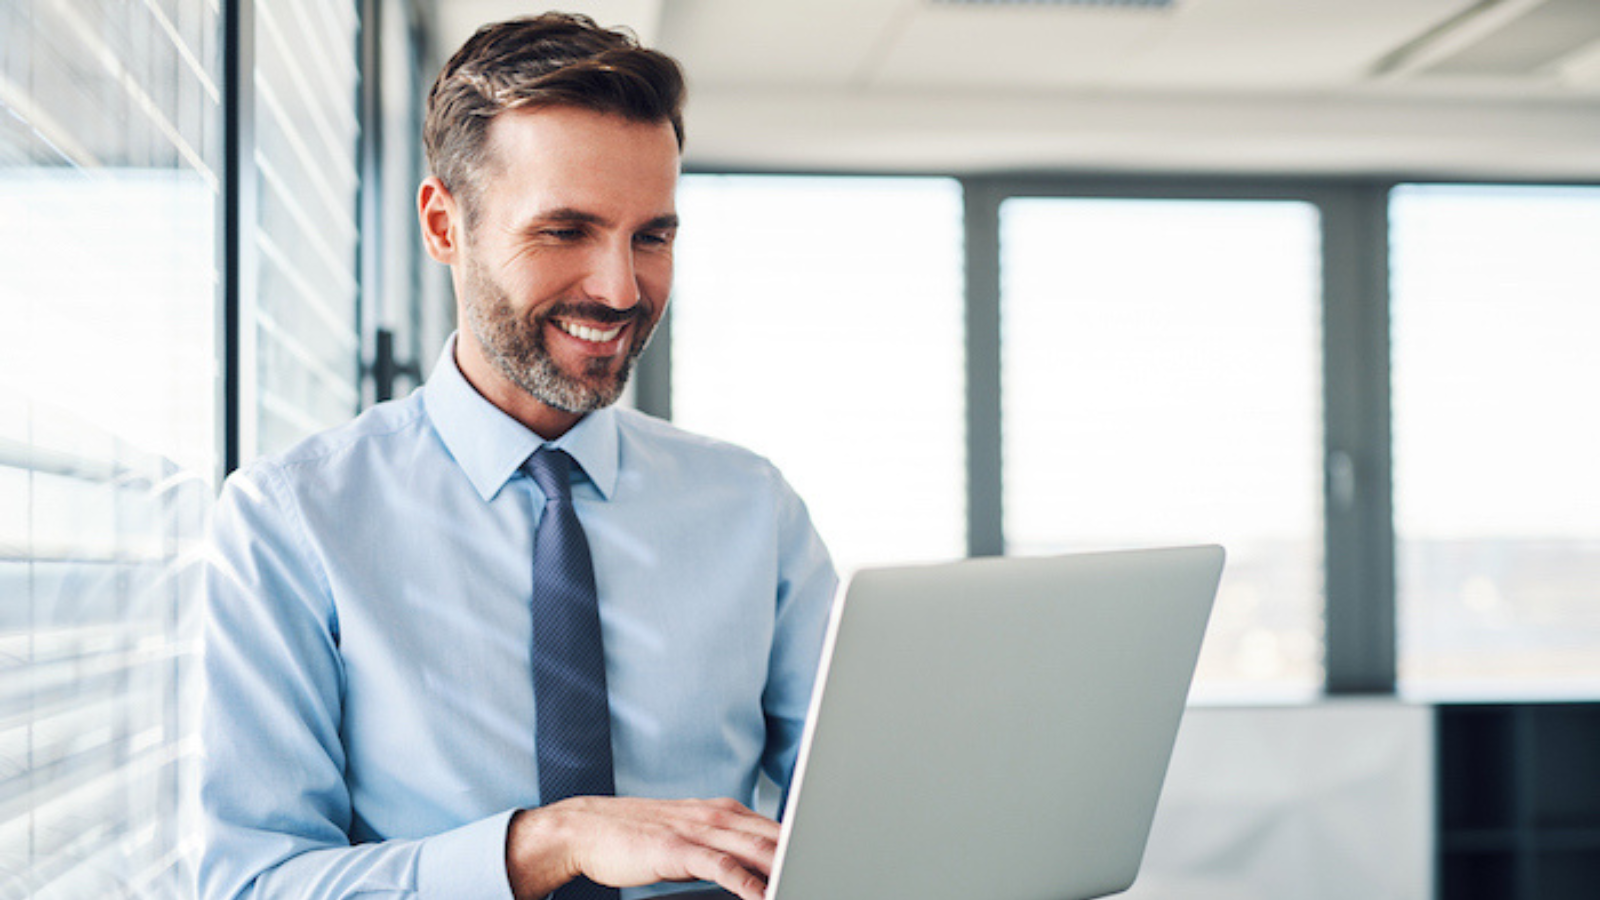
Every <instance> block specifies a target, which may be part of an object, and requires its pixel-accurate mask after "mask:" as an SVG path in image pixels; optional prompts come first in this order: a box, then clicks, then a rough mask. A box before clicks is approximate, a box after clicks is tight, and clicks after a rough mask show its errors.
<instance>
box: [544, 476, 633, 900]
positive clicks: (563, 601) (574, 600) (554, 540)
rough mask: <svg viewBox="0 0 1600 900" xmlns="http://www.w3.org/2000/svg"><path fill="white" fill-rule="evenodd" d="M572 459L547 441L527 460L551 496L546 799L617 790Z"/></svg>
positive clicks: (586, 885)
mask: <svg viewBox="0 0 1600 900" xmlns="http://www.w3.org/2000/svg"><path fill="white" fill-rule="evenodd" d="M574 465H575V463H574V462H573V461H572V457H570V456H568V455H567V454H566V452H565V451H562V450H552V449H550V448H549V447H540V448H539V449H538V451H536V452H535V453H534V454H533V456H531V457H529V459H528V464H527V472H528V475H529V477H531V478H532V479H533V481H534V483H535V484H537V485H538V486H539V490H540V491H542V492H543V493H544V497H545V501H544V515H543V517H542V518H540V519H539V528H538V531H537V532H535V534H534V536H533V691H534V700H535V706H536V710H537V715H536V720H537V722H536V725H535V728H536V732H535V739H536V741H537V745H538V754H539V801H540V802H541V803H544V804H549V803H554V802H556V801H557V800H562V799H565V798H567V797H583V796H597V795H598V796H612V795H614V794H615V793H616V784H615V782H614V780H613V775H612V770H611V710H610V705H609V704H608V702H607V700H606V660H605V648H604V647H603V646H602V644H601V639H600V609H599V605H598V602H597V600H596V596H595V587H594V563H593V561H592V560H591V559H590V557H589V541H588V539H587V538H585V537H584V535H583V526H582V525H581V524H580V523H579V522H578V514H577V511H576V510H574V509H573V508H572V487H571V476H572V467H573V466H574ZM551 896H552V897H553V898H554V900H617V898H618V897H619V896H620V892H619V891H618V890H617V889H616V888H611V887H604V886H601V885H597V884H595V883H594V882H592V881H590V880H589V879H587V878H581V877H580V878H579V879H578V880H577V881H574V882H572V883H571V884H568V885H567V886H565V887H563V888H561V889H560V890H558V891H556V892H555V893H554V894H553V895H551Z"/></svg>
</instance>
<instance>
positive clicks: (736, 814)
mask: <svg viewBox="0 0 1600 900" xmlns="http://www.w3.org/2000/svg"><path fill="white" fill-rule="evenodd" d="M702 815H704V817H705V821H706V823H707V824H709V825H711V826H713V827H716V828H725V829H729V830H732V831H742V832H745V833H748V834H753V835H757V836H759V837H762V838H768V839H770V840H774V841H776V840H777V839H778V833H779V831H780V830H781V829H780V826H779V825H778V823H777V822H774V821H773V820H771V819H769V818H767V817H766V816H763V815H761V814H760V813H758V812H755V811H754V810H752V809H750V808H749V807H747V806H745V805H744V804H742V803H740V802H738V801H737V800H709V801H703V802H702Z"/></svg>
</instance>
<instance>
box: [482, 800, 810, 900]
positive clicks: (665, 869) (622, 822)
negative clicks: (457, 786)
mask: <svg viewBox="0 0 1600 900" xmlns="http://www.w3.org/2000/svg"><path fill="white" fill-rule="evenodd" d="M777 849H778V823H776V822H774V821H772V820H771V819H768V818H767V817H765V816H762V815H758V814H756V813H754V812H751V811H750V810H749V809H747V808H745V807H744V806H743V805H741V804H739V803H736V802H734V801H732V800H645V799H639V798H633V797H574V798H572V799H569V800H563V801H561V802H559V803H552V804H551V805H549V806H544V807H540V808H538V809H525V810H522V811H520V812H518V813H517V814H516V815H515V816H513V817H512V819H511V831H510V833H509V834H508V836H507V838H506V871H507V873H508V874H509V875H510V878H511V889H512V892H513V893H514V894H515V895H516V897H517V900H536V898H539V897H543V896H544V895H546V894H548V893H550V892H551V891H553V890H555V889H556V888H558V887H560V886H561V885H563V884H566V883H567V882H569V881H571V880H572V879H574V878H576V877H578V876H579V875H584V876H587V877H588V878H589V879H590V880H591V881H595V882H598V883H600V884H606V885H611V886H613V887H633V886H636V885H643V884H654V883H656V882H658V881H695V880H704V881H712V882H716V883H717V884H719V885H721V886H722V887H724V888H726V889H727V890H729V891H732V892H733V893H735V894H737V895H739V896H740V897H741V898H743V900H762V895H763V894H764V892H765V891H766V887H767V876H768V875H770V874H771V872H772V858H773V854H774V853H776V852H777Z"/></svg>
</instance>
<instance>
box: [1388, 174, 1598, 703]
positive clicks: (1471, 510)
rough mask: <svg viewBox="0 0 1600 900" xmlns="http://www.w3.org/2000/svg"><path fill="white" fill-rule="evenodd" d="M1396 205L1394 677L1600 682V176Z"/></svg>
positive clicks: (1441, 684) (1450, 689)
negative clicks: (1577, 184) (1584, 182)
mask: <svg viewBox="0 0 1600 900" xmlns="http://www.w3.org/2000/svg"><path fill="white" fill-rule="evenodd" d="M1390 216H1391V239H1392V245H1393V246H1392V260H1393V318H1394V325H1393V332H1394V344H1393V352H1394V436H1395V519H1396V521H1395V527H1396V531H1397V536H1398V541H1399V546H1398V548H1397V560H1396V561H1397V566H1398V573H1397V580H1398V591H1399V595H1398V604H1399V616H1400V622H1399V624H1400V681H1401V687H1402V689H1403V690H1405V691H1406V692H1408V693H1412V694H1427V695H1466V696H1474V697H1478V696H1485V695H1487V696H1500V695H1535V696H1567V695H1572V694H1578V695H1584V696H1590V697H1592V696H1595V695H1597V694H1600V467H1597V466H1596V460H1600V415H1596V413H1595V409H1596V400H1595V398H1596V397H1597V396H1600V354H1597V353H1596V352H1595V344H1596V340H1597V339H1600V189H1596V188H1529V187H1460V186H1450V185H1440V186H1404V187H1401V188H1399V189H1397V190H1396V191H1395V192H1394V194H1393V197H1392V201H1391V207H1390Z"/></svg>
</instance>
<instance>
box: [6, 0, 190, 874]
mask: <svg viewBox="0 0 1600 900" xmlns="http://www.w3.org/2000/svg"><path fill="white" fill-rule="evenodd" d="M217 15H218V14H217V10H216V8H215V6H214V4H211V3H207V2H204V0H188V2H167V3H155V2H120V3H112V2H93V0H55V2H29V0H22V2H7V3H5V4H3V5H0V897H4V898H13V897H34V898H75V897H132V896H138V897H146V896H149V897H168V896H183V895H184V894H185V893H186V892H187V885H188V884H189V880H190V878H189V874H188V871H189V867H188V856H187V854H188V852H189V850H190V846H189V842H188V835H187V832H186V831H185V818H184V817H183V816H182V815H180V813H181V810H180V800H179V798H180V797H182V796H184V794H185V789H184V788H185V785H186V783H187V781H188V779H189V773H190V771H191V769H190V761H191V760H192V759H193V757H194V754H195V752H196V744H195V740H194V737H193V735H194V729H193V724H194V723H193V722H192V721H191V720H190V719H189V717H188V716H187V715H186V711H187V709H188V708H189V707H188V704H187V703H186V698H185V686H186V685H187V684H188V683H189V679H188V677H187V673H188V671H189V670H190V669H191V668H192V666H193V662H194V658H195V652H196V648H195V644H194V638H195V629H194V628H193V625H194V612H195V600H196V590H197V581H196V578H197V571H196V562H197V559H198V549H197V547H198V541H199V539H200V535H201V530H202V524H203V520H204V515H205V511H206V507H207V504H208V502H209V498H210V496H211V493H212V489H213V486H214V483H213V475H212V473H213V472H214V471H215V465H216V463H215V446H216V444H215V435H216V432H217V427H216V416H215V397H216V394H215V382H214V378H215V375H216V366H215V357H214V352H215V346H216V340H215V334H216V332H215V328H216V323H215V316H214V308H215V297H216V278H217V272H216V270H215V267H214V247H215V241H214V232H213V229H214V222H215V219H216V206H217V202H218V189H219V177H218V172H219V168H218V160H217V157H218V153H217V149H218V135H219V131H218V129H219V125H220V121H221V113H220V107H219V91H218V83H217V79H218V72H219V65H218V50H219V48H218V45H217V37H218V34H219V31H218V21H217Z"/></svg>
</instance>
